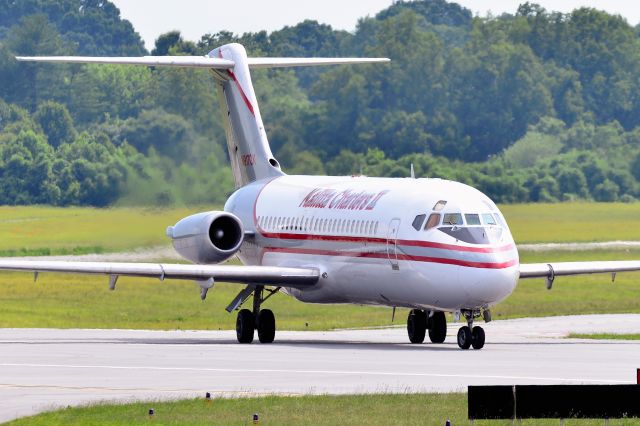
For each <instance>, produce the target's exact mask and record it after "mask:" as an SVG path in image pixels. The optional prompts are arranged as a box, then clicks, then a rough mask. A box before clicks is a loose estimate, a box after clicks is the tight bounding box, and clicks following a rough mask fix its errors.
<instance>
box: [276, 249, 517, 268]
mask: <svg viewBox="0 0 640 426" xmlns="http://www.w3.org/2000/svg"><path fill="white" fill-rule="evenodd" d="M264 251H265V252H272V253H292V254H306V255H313V256H331V257H361V258H368V259H389V255H387V254H386V253H365V252H355V251H354V252H348V251H337V250H318V249H304V248H293V247H266V248H265V249H264ZM396 258H397V259H398V260H408V261H413V262H426V263H440V264H445V265H456V266H464V267H466V268H480V269H505V268H509V267H511V266H515V265H517V264H518V261H517V260H515V259H512V260H508V261H506V262H470V261H467V260H460V259H450V258H442V257H428V256H414V255H408V254H398V255H397V256H394V258H393V260H395V259H396Z"/></svg>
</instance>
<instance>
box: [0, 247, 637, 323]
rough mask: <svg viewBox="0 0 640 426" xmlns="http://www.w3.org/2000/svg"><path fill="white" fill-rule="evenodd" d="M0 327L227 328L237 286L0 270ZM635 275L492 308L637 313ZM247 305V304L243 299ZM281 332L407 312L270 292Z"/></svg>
mask: <svg viewBox="0 0 640 426" xmlns="http://www.w3.org/2000/svg"><path fill="white" fill-rule="evenodd" d="M628 258H635V259H640V252H639V251H629V252H627V251H612V252H610V251H596V252H591V251H589V252H578V253H566V252H555V253H523V256H522V260H523V261H528V262H540V261H543V260H545V259H546V260H548V259H555V260H561V261H565V260H591V259H628ZM0 280H1V281H2V282H1V284H0V309H1V310H2V312H3V314H2V315H0V327H53V328H133V329H138V328H139V329H165V330H166V329H185V330H186V329H213V330H218V329H223V330H228V329H233V328H234V327H235V314H229V313H227V312H226V311H225V310H224V307H225V306H226V305H227V304H228V303H229V302H230V301H231V299H233V297H234V296H235V295H236V293H237V292H238V291H239V290H240V289H241V286H238V285H233V284H224V283H216V286H215V287H214V288H213V289H212V290H211V291H210V292H209V296H208V298H207V300H206V301H205V302H201V301H200V297H199V288H198V287H197V286H196V285H195V284H194V283H192V282H190V281H172V280H167V281H164V282H160V281H158V280H156V279H139V278H129V277H121V278H120V279H119V281H118V287H117V289H116V291H113V292H112V291H109V290H108V278H107V277H96V276H80V275H72V274H71V275H63V274H47V273H43V274H40V276H39V278H38V281H37V282H36V283H34V282H33V276H32V275H31V274H28V273H20V272H4V273H0ZM638 294H640V273H621V274H618V276H617V277H616V281H615V283H611V277H610V276H609V275H606V274H605V275H590V276H582V277H559V278H557V279H556V281H555V284H554V288H553V290H551V291H548V290H546V288H545V286H544V281H543V280H542V279H534V280H521V281H520V283H519V284H518V287H517V288H516V290H515V292H514V293H513V294H512V295H511V297H509V298H507V299H506V300H505V301H504V302H502V303H500V304H499V305H498V306H496V307H494V308H493V316H494V319H503V318H515V317H529V316H550V315H572V314H588V313H593V314H595V313H628V312H635V313H640V299H638V297H637V295H638ZM249 302H250V301H249ZM265 307H266V308H270V309H272V310H273V311H274V312H275V314H276V318H277V325H278V329H281V330H285V329H286V330H328V329H335V328H350V327H371V326H389V325H399V326H401V325H403V324H404V323H405V321H406V315H407V311H406V310H405V309H399V310H398V311H397V313H396V319H395V323H392V322H391V309H389V308H376V307H364V306H356V305H314V304H305V303H301V302H298V301H297V300H295V299H293V298H291V297H288V296H285V295H283V294H277V295H275V296H274V297H272V298H271V299H269V300H268V301H267V302H266V304H265Z"/></svg>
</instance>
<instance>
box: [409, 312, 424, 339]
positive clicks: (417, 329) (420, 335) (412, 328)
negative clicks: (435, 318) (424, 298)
mask: <svg viewBox="0 0 640 426" xmlns="http://www.w3.org/2000/svg"><path fill="white" fill-rule="evenodd" d="M407 333H408V334H409V340H410V341H411V343H422V342H424V336H425V334H426V333H427V315H426V314H425V313H424V311H421V310H420V309H412V310H411V312H409V317H408V318H407Z"/></svg>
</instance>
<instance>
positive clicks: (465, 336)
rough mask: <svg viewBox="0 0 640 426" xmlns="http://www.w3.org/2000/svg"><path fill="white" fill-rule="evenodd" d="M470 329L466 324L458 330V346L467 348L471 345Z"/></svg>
mask: <svg viewBox="0 0 640 426" xmlns="http://www.w3.org/2000/svg"><path fill="white" fill-rule="evenodd" d="M471 340H472V337H471V329H470V328H469V327H467V326H466V325H465V326H464V327H460V330H458V346H460V349H469V347H471Z"/></svg>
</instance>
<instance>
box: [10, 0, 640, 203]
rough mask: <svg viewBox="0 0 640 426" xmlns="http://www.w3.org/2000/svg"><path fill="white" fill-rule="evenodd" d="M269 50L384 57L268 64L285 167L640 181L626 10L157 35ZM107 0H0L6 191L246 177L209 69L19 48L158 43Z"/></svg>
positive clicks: (575, 194) (198, 46) (411, 16)
mask: <svg viewBox="0 0 640 426" xmlns="http://www.w3.org/2000/svg"><path fill="white" fill-rule="evenodd" d="M231 41H237V42H240V43H243V44H244V45H245V46H246V47H247V49H248V50H249V52H250V53H251V54H254V55H269V56H348V55H355V56H365V55H366V56H387V57H390V58H391V59H392V62H391V63H390V64H388V65H375V66H374V65H370V66H344V67H335V68H325V69H321V68H313V69H296V70H271V71H263V70H258V71H256V72H254V74H253V79H254V86H255V88H256V91H257V95H258V99H259V102H260V106H261V109H262V115H263V118H264V121H265V124H266V126H267V133H268V135H269V139H270V142H271V144H272V148H273V150H274V151H275V153H276V155H277V157H278V158H279V160H280V162H281V163H282V164H283V165H284V168H285V171H287V172H288V173H309V174H313V173H315V174H324V173H329V174H352V173H364V174H367V175H378V176H408V175H409V173H410V172H409V170H410V165H411V164H413V165H414V167H415V170H416V174H417V175H418V176H428V177H445V178H451V179H456V180H460V181H463V182H466V183H468V184H471V185H473V186H476V187H478V188H479V189H481V190H482V191H485V192H486V193H487V194H488V195H490V196H491V197H493V198H495V199H496V200H497V201H500V202H515V201H561V200H568V199H595V200H599V201H614V200H626V201H632V200H634V199H636V198H638V197H640V184H639V181H640V144H639V141H640V78H638V76H640V36H639V32H638V30H637V29H636V28H634V27H632V26H630V25H629V24H628V23H627V22H626V21H625V20H624V19H623V18H621V17H619V16H612V15H609V14H607V13H605V12H601V11H598V10H595V9H590V8H581V9H577V10H575V11H573V12H572V13H570V14H562V13H557V12H550V11H547V10H545V9H543V8H541V7H540V6H538V5H536V4H533V3H525V4H522V5H521V6H520V7H519V8H518V10H517V11H516V13H515V14H513V15H510V14H505V15H502V16H499V17H492V16H489V17H473V16H472V14H471V12H470V11H469V10H467V9H465V8H463V7H461V6H459V5H457V4H455V3H447V2H446V1H445V0H418V1H404V2H403V1H397V2H394V4H393V5H392V6H390V7H389V8H387V9H385V10H383V11H381V12H380V13H379V14H378V15H376V16H374V17H368V18H364V19H362V20H360V21H359V23H358V26H357V29H356V31H355V32H354V33H349V32H345V31H337V30H334V29H332V28H331V27H330V26H328V25H323V24H319V23H317V22H315V21H304V22H301V23H300V24H298V25H295V26H292V27H285V28H283V29H281V30H279V31H275V32H272V33H270V34H268V33H266V32H264V31H263V32H257V33H247V34H243V35H241V36H238V35H234V34H232V33H229V32H226V31H218V32H214V33H211V34H205V35H203V36H202V37H201V39H200V40H198V41H189V40H184V39H183V38H182V36H181V34H180V33H179V32H175V31H174V32H170V33H167V34H164V35H162V36H160V37H159V38H158V40H157V41H156V44H155V46H154V48H153V50H152V52H151V53H152V54H155V55H167V54H171V55H179V54H186V55H194V54H195V55H200V54H206V53H207V52H208V51H209V50H211V49H213V48H214V47H217V46H219V45H221V44H223V43H227V42H231ZM144 53H145V51H144V47H143V45H142V43H141V40H140V37H139V35H138V34H137V33H135V31H134V29H133V27H132V26H131V24H130V23H129V22H127V21H125V20H122V19H121V17H120V13H119V10H118V9H117V8H116V7H115V6H114V5H113V4H112V3H110V2H109V1H107V0H100V1H96V0H64V1H53V0H20V1H16V0H0V81H2V82H3V83H2V85H0V203H5V204H24V203H51V204H61V205H66V204H90V205H108V204H113V203H117V202H119V203H124V204H173V203H188V204H191V203H207V202H220V201H222V200H223V199H224V197H225V196H226V195H227V194H228V193H229V192H230V191H232V189H233V188H232V182H231V176H230V172H229V168H228V166H227V160H226V153H225V142H224V132H223V129H222V127H221V124H220V119H219V111H218V106H217V97H216V93H215V87H214V83H213V81H212V79H211V77H210V76H209V75H208V74H207V73H206V72H204V71H196V70H166V69H147V68H139V67H118V66H98V65H91V66H78V65H73V66H72V65H46V64H33V63H18V62H16V61H15V59H14V56H15V55H16V54H25V55H31V54H34V55H36V54H40V55H52V54H89V55H140V54H144Z"/></svg>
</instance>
